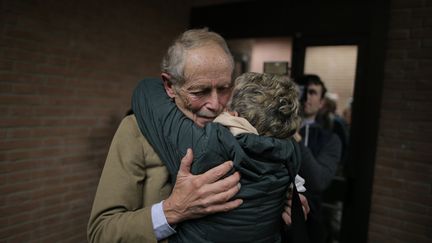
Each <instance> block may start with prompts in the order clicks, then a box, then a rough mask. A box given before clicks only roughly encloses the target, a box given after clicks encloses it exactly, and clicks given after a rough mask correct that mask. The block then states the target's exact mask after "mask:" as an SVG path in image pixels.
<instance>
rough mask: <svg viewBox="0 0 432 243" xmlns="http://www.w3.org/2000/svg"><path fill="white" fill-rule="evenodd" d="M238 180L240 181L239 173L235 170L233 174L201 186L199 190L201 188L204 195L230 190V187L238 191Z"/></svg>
mask: <svg viewBox="0 0 432 243" xmlns="http://www.w3.org/2000/svg"><path fill="white" fill-rule="evenodd" d="M239 182H240V173H238V172H235V173H234V174H232V175H230V176H228V177H226V178H224V179H222V180H219V181H216V182H213V183H211V184H207V185H205V186H203V187H202V188H201V190H203V194H204V195H212V194H218V193H221V192H226V191H230V190H232V189H237V191H238V189H240V184H239ZM236 193H237V192H236Z"/></svg>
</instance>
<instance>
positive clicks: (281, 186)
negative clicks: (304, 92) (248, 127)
mask: <svg viewBox="0 0 432 243" xmlns="http://www.w3.org/2000/svg"><path fill="white" fill-rule="evenodd" d="M132 109H133V111H134V113H135V116H136V117H137V121H138V125H139V127H140V130H141V132H142V133H143V134H144V136H145V137H146V138H147V139H148V141H149V142H150V144H151V145H152V147H153V148H154V149H155V151H156V152H157V153H158V155H159V156H160V158H161V159H162V160H163V162H164V163H165V165H166V167H167V168H168V171H169V172H170V175H171V177H172V180H173V182H175V177H176V175H177V172H178V169H179V165H180V160H181V158H182V157H183V156H184V155H185V154H186V150H187V148H192V149H193V153H194V162H193V164H192V168H191V172H192V173H193V174H201V173H203V172H205V171H207V170H208V169H210V168H212V167H215V166H217V165H219V164H221V163H223V162H224V161H227V160H232V161H233V163H234V169H235V170H236V171H239V172H240V174H241V180H240V183H241V186H242V187H241V190H240V192H239V193H238V194H237V195H236V198H242V199H243V200H244V202H243V204H242V205H241V206H240V207H238V208H236V209H234V210H232V211H230V212H227V213H219V214H214V215H209V216H206V217H204V218H200V219H195V220H188V221H185V222H183V223H181V224H180V225H179V226H178V227H177V228H176V230H177V234H175V235H173V236H171V237H170V238H169V241H170V242H279V241H280V229H281V214H282V211H283V206H284V203H285V200H286V191H287V186H288V181H289V176H290V175H288V172H287V168H286V166H292V168H295V171H297V170H298V168H299V161H300V160H299V157H298V156H299V155H300V151H299V150H298V146H297V144H296V142H295V141H293V140H292V139H289V140H281V139H274V138H271V137H264V136H258V135H254V134H245V133H244V134H240V135H238V136H236V137H234V136H233V135H232V134H231V132H230V131H229V130H228V129H227V128H225V127H224V126H222V125H220V124H217V123H209V124H207V125H206V126H205V127H204V128H199V127H197V126H196V125H195V124H194V123H193V121H191V120H190V119H188V118H186V117H185V116H184V114H183V113H182V112H181V111H180V110H179V109H178V108H177V107H176V105H175V104H174V103H173V102H172V100H171V99H170V98H169V97H168V96H167V95H166V93H165V90H164V88H163V85H162V81H161V80H159V79H146V80H143V81H141V83H140V84H139V86H138V87H137V88H136V89H135V91H134V95H133V98H132ZM291 176H293V177H294V176H295V175H291Z"/></svg>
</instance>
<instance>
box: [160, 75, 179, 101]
mask: <svg viewBox="0 0 432 243" xmlns="http://www.w3.org/2000/svg"><path fill="white" fill-rule="evenodd" d="M161 77H162V80H163V85H164V88H165V92H166V93H167V95H168V96H169V97H170V98H171V99H174V98H175V96H176V92H175V90H174V84H173V83H172V82H171V75H169V74H168V73H162V74H161Z"/></svg>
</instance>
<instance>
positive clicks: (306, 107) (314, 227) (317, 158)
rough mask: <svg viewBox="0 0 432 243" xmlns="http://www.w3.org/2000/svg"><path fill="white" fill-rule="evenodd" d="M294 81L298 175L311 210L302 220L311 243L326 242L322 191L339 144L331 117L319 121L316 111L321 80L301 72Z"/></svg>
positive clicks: (336, 160)
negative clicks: (298, 88)
mask: <svg viewBox="0 0 432 243" xmlns="http://www.w3.org/2000/svg"><path fill="white" fill-rule="evenodd" d="M297 83H298V84H300V85H302V86H303V95H302V99H301V104H302V118H303V120H302V126H301V129H300V132H299V133H300V136H301V141H300V149H301V153H302V164H301V167H300V172H299V174H300V175H301V176H302V177H304V178H305V180H306V186H307V187H308V191H309V192H308V196H307V197H308V199H309V203H310V207H311V211H310V213H309V216H308V220H307V222H306V223H307V230H308V234H309V237H310V239H311V242H326V239H327V238H328V233H327V229H326V226H325V224H324V217H323V212H322V193H323V192H324V190H325V189H327V188H328V186H329V185H330V183H331V181H332V179H333V178H334V176H335V174H336V171H337V168H338V164H339V162H340V159H341V152H342V143H341V141H340V139H339V137H338V136H337V135H336V134H335V133H333V131H332V129H331V128H330V127H331V126H332V122H330V121H331V120H327V123H328V124H327V125H326V124H321V122H322V117H320V116H321V115H320V111H321V109H322V108H323V107H324V104H325V101H324V97H325V94H326V92H327V89H326V87H325V85H324V83H323V82H322V81H321V79H320V78H319V77H318V76H317V75H304V76H302V77H300V78H299V79H297ZM331 109H332V108H331V107H330V110H331ZM326 119H328V118H326ZM326 126H327V127H326Z"/></svg>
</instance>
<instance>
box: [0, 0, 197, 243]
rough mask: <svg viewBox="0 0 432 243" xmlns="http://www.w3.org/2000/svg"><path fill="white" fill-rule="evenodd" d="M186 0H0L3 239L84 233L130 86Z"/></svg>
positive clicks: (155, 55) (164, 42)
mask: <svg viewBox="0 0 432 243" xmlns="http://www.w3.org/2000/svg"><path fill="white" fill-rule="evenodd" d="M189 9H190V6H189V1H175V2H170V1H138V0H132V1H111V0H105V1H97V0H95V1H84V0H79V1H66V0H44V1H42V0H39V1H38V0H0V11H1V12H0V114H1V115H0V242H33V241H37V242H85V241H86V236H85V232H86V224H87V220H88V217H89V212H90V208H91V204H92V201H93V196H94V192H95V189H96V185H97V183H98V179H99V175H100V172H101V169H102V166H103V163H104V160H105V156H106V153H107V150H108V147H109V143H110V140H111V138H112V136H113V134H114V132H115V129H116V127H117V125H118V124H119V121H120V119H121V118H122V116H123V115H124V113H125V112H126V111H127V109H128V108H129V103H130V94H131V90H132V89H133V87H134V86H135V84H136V83H137V81H138V80H139V79H141V78H143V77H145V76H155V75H158V74H159V62H160V60H161V56H162V55H163V52H164V51H165V49H166V47H167V46H168V45H169V43H170V42H171V40H172V39H173V38H174V36H176V35H177V34H179V33H180V32H181V31H183V30H184V29H185V28H186V27H187V24H188V18H189Z"/></svg>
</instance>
